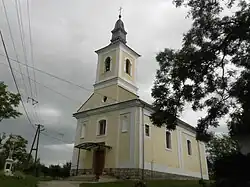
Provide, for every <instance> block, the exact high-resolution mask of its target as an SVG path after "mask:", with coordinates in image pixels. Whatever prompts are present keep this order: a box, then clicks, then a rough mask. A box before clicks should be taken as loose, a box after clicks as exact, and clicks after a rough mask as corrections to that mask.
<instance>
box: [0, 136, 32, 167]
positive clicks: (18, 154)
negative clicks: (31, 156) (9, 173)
mask: <svg viewBox="0 0 250 187" xmlns="http://www.w3.org/2000/svg"><path fill="white" fill-rule="evenodd" d="M11 139H12V140H14V142H11V141H10V140H8V141H7V142H6V143H5V144H4V145H3V149H2V151H1V152H0V160H1V161H3V162H4V161H5V159H6V158H8V156H9V154H10V149H12V147H13V148H14V149H13V154H12V159H13V160H14V161H15V162H16V167H15V168H16V169H21V168H22V167H23V164H24V163H25V162H26V160H27V158H28V153H27V151H26V148H27V144H28V141H27V140H26V139H24V138H23V137H22V136H20V135H11Z"/></svg>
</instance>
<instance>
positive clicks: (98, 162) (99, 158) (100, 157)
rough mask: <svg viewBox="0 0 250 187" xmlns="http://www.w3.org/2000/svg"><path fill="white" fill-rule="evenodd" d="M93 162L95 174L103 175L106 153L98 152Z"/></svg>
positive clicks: (95, 153)
mask: <svg viewBox="0 0 250 187" xmlns="http://www.w3.org/2000/svg"><path fill="white" fill-rule="evenodd" d="M93 161H94V162H93V167H94V174H97V175H101V174H102V171H103V168H104V164H105V151H104V150H100V149H99V150H96V151H95V152H94V160H93Z"/></svg>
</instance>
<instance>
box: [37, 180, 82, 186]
mask: <svg viewBox="0 0 250 187" xmlns="http://www.w3.org/2000/svg"><path fill="white" fill-rule="evenodd" d="M78 184H79V183H78V182H71V181H70V182H69V181H48V182H40V183H39V187H78V186H79V185H78Z"/></svg>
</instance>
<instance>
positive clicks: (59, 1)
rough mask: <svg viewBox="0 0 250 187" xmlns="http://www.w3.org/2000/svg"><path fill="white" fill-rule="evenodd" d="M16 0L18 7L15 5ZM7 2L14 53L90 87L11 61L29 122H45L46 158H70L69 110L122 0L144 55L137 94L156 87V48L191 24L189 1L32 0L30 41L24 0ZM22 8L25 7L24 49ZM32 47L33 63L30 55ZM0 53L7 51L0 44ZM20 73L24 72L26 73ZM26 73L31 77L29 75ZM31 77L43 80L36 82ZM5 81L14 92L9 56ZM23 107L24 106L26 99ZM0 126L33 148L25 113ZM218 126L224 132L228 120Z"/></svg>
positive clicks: (189, 115) (133, 39)
mask: <svg viewBox="0 0 250 187" xmlns="http://www.w3.org/2000/svg"><path fill="white" fill-rule="evenodd" d="M16 1H17V2H19V3H20V6H16V4H15V2H16ZM4 2H5V8H6V11H7V17H8V20H9V23H10V28H11V33H12V36H13V40H14V44H15V48H16V52H17V56H16V55H15V54H16V53H15V50H14V47H13V44H12V40H11V35H10V31H9V27H8V24H7V19H6V17H5V13H4V6H3V4H2V2H1V3H0V18H1V19H0V29H1V30H2V33H3V36H4V39H5V43H6V46H7V50H8V53H9V56H10V57H11V58H14V59H17V58H18V60H19V61H21V62H23V63H25V62H26V60H25V59H27V63H28V65H30V66H33V65H34V66H35V67H36V68H38V69H41V70H43V71H45V72H48V73H50V74H53V75H56V76H58V77H61V78H63V79H66V80H69V81H71V82H73V83H75V84H78V85H81V86H82V87H84V88H86V89H80V88H79V87H76V86H74V85H72V84H68V83H65V82H63V81H60V80H58V79H55V78H53V77H51V76H48V75H46V74H43V73H41V72H38V71H35V78H34V71H32V69H29V71H27V69H26V68H25V67H24V66H21V67H19V66H18V64H17V63H16V62H13V61H12V66H13V69H14V74H15V77H16V79H17V83H18V86H19V88H20V91H21V94H22V96H23V100H24V104H25V107H26V108H27V112H28V114H29V116H30V119H31V121H32V123H34V124H43V125H44V127H45V131H44V133H45V134H46V135H44V134H41V136H40V146H39V154H38V156H39V157H40V158H41V161H42V162H43V163H45V164H47V165H48V164H58V163H65V162H66V161H70V160H71V157H72V150H73V145H74V134H75V129H76V120H75V119H74V118H73V117H72V114H73V113H74V112H76V110H77V109H78V108H79V106H80V105H81V104H82V103H83V102H84V101H86V99H87V98H88V97H89V96H90V95H91V93H92V92H91V90H93V84H94V81H95V73H96V65H97V55H96V54H95V53H94V51H95V50H97V49H100V48H102V47H104V46H106V45H108V44H109V43H110V39H111V30H112V29H113V27H114V24H115V22H116V20H117V19H118V13H119V11H118V10H119V8H120V7H122V8H123V10H122V20H123V22H124V24H125V29H126V31H127V33H128V34H127V44H128V45H129V46H130V47H132V48H133V49H134V50H135V51H137V52H138V53H139V54H141V55H142V56H141V57H140V58H139V59H138V68H137V76H138V77H137V84H138V87H139V96H140V98H141V99H143V100H145V101H147V102H150V103H151V102H152V101H153V99H152V98H151V88H152V85H153V82H154V79H155V73H156V69H157V68H158V63H157V62H156V60H155V57H156V54H157V53H158V52H160V51H161V50H163V49H164V48H174V49H178V48H180V47H181V42H182V36H183V34H184V33H185V32H186V31H188V29H189V28H190V26H191V23H192V22H191V20H189V19H187V18H186V14H187V11H188V10H187V9H186V8H184V7H182V8H176V7H175V6H174V5H173V4H172V0H146V1H145V0H136V1H134V0H126V1H125V0H105V1H97V0H91V1H86V0H71V1H69V0H36V1H34V0H29V7H30V20H31V22H30V26H31V27H30V28H31V36H32V42H31V43H30V40H29V36H30V35H29V22H28V13H27V0H11V1H10V0H5V1H4ZM16 7H19V8H16ZM17 10H18V11H19V12H20V10H21V12H22V14H21V17H22V25H23V33H24V40H23V44H24V46H25V49H24V50H23V48H22V41H21V38H20V27H19V24H18V17H17ZM21 32H22V30H21ZM30 44H31V45H30ZM31 46H32V49H33V59H34V60H33V63H34V64H33V63H32V60H31V59H32V57H31ZM24 52H25V53H24ZM0 53H1V54H4V50H3V46H2V45H0ZM24 54H27V55H24ZM20 72H22V73H23V74H24V76H23V77H22V76H21V74H20ZM27 75H29V76H30V79H32V80H30V82H29V79H28V78H27ZM145 75H146V76H145ZM23 78H24V82H25V83H24V84H23ZM34 79H35V80H36V81H37V82H38V83H36V84H34V81H33V80H34ZM0 81H4V82H5V84H7V85H8V86H9V88H8V89H9V90H10V91H13V92H16V88H15V85H14V82H13V78H12V76H11V73H10V69H9V68H8V64H7V61H6V58H4V57H2V56H0ZM30 85H31V88H32V89H30ZM25 87H26V88H27V92H26V91H25ZM30 90H31V91H30ZM52 90H53V91H52ZM31 95H32V96H33V97H34V98H35V99H36V100H37V101H38V102H39V103H38V104H36V105H32V103H31V102H30V101H29V102H27V98H28V97H30V96H31ZM18 109H19V110H20V112H22V113H24V111H23V108H22V107H21V106H20V107H19V108H18ZM203 115H204V113H203V112H193V111H192V110H191V109H190V107H189V106H187V107H186V109H185V111H184V112H183V114H182V116H181V119H182V120H184V121H186V122H188V123H189V124H190V125H192V126H195V125H196V122H197V119H199V118H200V117H201V116H203ZM1 132H6V133H13V134H19V135H22V136H23V137H24V138H26V139H27V140H28V141H29V145H28V148H29V147H30V144H31V143H32V140H33V137H34V134H35V130H34V129H33V127H32V125H31V124H29V122H28V120H27V118H26V117H25V115H23V116H21V117H20V118H18V119H10V120H4V121H2V122H1V123H0V133H1ZM216 132H217V133H221V132H227V128H226V126H225V125H224V123H223V122H222V125H221V126H220V127H219V128H217V129H216Z"/></svg>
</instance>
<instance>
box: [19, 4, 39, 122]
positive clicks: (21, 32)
mask: <svg viewBox="0 0 250 187" xmlns="http://www.w3.org/2000/svg"><path fill="white" fill-rule="evenodd" d="M15 8H16V14H17V22H18V28H19V33H20V38H21V44H22V49H23V55H24V60H25V63H26V64H28V58H27V50H26V45H25V40H24V29H23V21H22V9H21V6H20V3H18V0H15ZM19 10H20V11H19ZM26 70H27V73H29V71H28V68H27V67H26ZM20 73H21V76H22V77H23V73H22V72H20ZM28 80H29V81H30V76H29V74H28ZM24 84H25V83H24ZM30 86H31V84H30ZM27 97H28V100H29V98H30V97H29V96H28V94H27ZM31 97H32V96H31ZM32 99H33V98H32ZM34 111H35V114H34V116H33V117H34V119H36V120H37V121H38V122H39V123H40V120H39V117H38V114H37V112H36V110H35V109H34Z"/></svg>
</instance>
